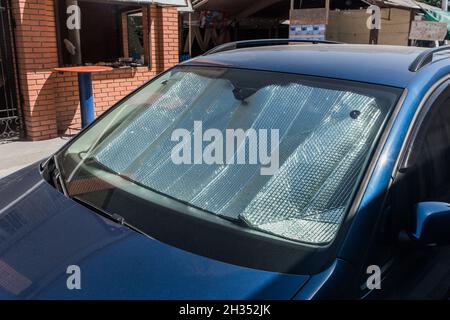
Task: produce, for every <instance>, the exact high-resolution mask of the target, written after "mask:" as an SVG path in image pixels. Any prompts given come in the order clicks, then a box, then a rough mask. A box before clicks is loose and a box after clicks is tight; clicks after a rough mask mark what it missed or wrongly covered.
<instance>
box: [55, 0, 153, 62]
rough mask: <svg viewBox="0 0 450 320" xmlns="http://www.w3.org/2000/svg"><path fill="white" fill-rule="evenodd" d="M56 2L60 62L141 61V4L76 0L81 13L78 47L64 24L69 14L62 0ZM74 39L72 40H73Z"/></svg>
mask: <svg viewBox="0 0 450 320" xmlns="http://www.w3.org/2000/svg"><path fill="white" fill-rule="evenodd" d="M56 1H57V6H56V10H57V25H58V46H59V48H58V49H59V58H60V65H62V66H72V65H77V64H79V63H77V60H78V61H81V64H82V65H92V64H97V65H107V66H112V67H124V66H141V65H143V64H144V35H143V29H144V28H143V14H142V7H141V6H136V5H129V4H117V3H105V2H98V1H90V0H89V1H86V0H82V1H78V6H79V8H80V12H81V29H80V31H79V47H80V49H81V50H80V53H81V59H76V58H75V55H76V54H75V51H76V49H74V48H77V46H78V44H77V43H76V40H74V38H73V36H71V33H70V31H69V29H68V27H67V19H68V18H69V17H70V14H68V13H67V12H66V10H67V4H66V1H65V0H56ZM74 42H75V43H74Z"/></svg>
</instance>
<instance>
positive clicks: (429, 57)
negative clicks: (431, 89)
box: [409, 45, 450, 72]
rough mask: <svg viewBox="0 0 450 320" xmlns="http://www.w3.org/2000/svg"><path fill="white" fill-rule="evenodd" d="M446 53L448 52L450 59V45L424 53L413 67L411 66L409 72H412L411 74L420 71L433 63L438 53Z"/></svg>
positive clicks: (414, 62) (415, 60) (413, 63)
mask: <svg viewBox="0 0 450 320" xmlns="http://www.w3.org/2000/svg"><path fill="white" fill-rule="evenodd" d="M444 51H448V54H449V57H450V45H448V46H442V47H437V48H431V49H428V50H426V51H424V52H422V53H421V54H419V55H418V56H417V58H416V59H414V61H413V62H412V63H411V65H410V66H409V71H411V72H417V71H419V70H420V69H421V68H423V67H424V66H426V65H427V64H430V63H431V62H433V58H434V55H435V54H436V53H442V52H444Z"/></svg>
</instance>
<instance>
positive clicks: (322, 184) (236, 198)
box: [62, 67, 401, 244]
mask: <svg viewBox="0 0 450 320" xmlns="http://www.w3.org/2000/svg"><path fill="white" fill-rule="evenodd" d="M400 93H401V90H399V89H394V88H388V87H382V86H376V85H367V84H360V83H354V82H346V81H339V80H332V79H320V78H310V77H304V76H300V75H293V74H283V73H274V72H263V71H252V70H238V69H228V68H211V67H208V68H200V67H179V68H176V69H174V70H172V71H170V72H169V73H167V74H165V75H164V76H162V77H160V78H158V79H157V80H155V81H153V82H151V83H150V84H149V85H148V86H146V87H144V88H143V89H142V90H140V91H139V92H138V93H136V94H135V95H133V96H131V97H129V98H128V99H126V100H125V101H123V102H122V103H121V104H120V105H118V106H117V107H116V108H115V109H114V110H113V111H112V112H110V113H109V114H108V115H107V116H106V117H104V118H102V119H101V120H100V121H98V122H97V123H96V124H95V125H94V126H93V127H92V128H91V129H89V130H88V131H87V132H85V133H84V134H83V135H82V136H81V137H80V138H79V139H78V140H77V141H75V142H74V143H73V144H72V145H71V146H70V147H69V148H68V149H67V150H65V151H64V152H63V155H62V171H63V175H64V177H65V179H66V182H67V185H68V190H69V191H70V193H71V196H77V197H85V198H88V199H89V201H97V200H96V199H95V197H92V196H89V195H88V194H89V193H92V192H94V191H95V190H96V188H94V184H95V186H96V187H98V186H99V187H100V188H101V186H102V183H103V184H105V183H104V181H106V182H107V184H108V185H113V186H114V187H115V188H125V187H126V188H127V190H129V192H132V193H133V192H134V193H136V194H137V193H138V192H137V191H133V185H135V186H139V187H140V188H142V187H143V188H146V189H147V190H150V191H153V192H157V193H158V194H163V195H166V196H168V197H169V198H171V199H174V200H176V201H180V202H182V203H185V204H188V205H190V206H192V207H195V208H199V209H201V210H204V211H206V212H208V213H210V214H213V215H216V216H219V217H223V218H224V219H228V220H231V221H236V222H237V223H240V224H244V225H246V226H247V227H248V228H252V229H257V230H260V231H263V232H266V233H270V234H272V235H276V236H278V237H282V238H286V239H290V240H295V241H300V242H306V243H313V244H326V243H329V242H330V241H332V240H333V238H334V237H335V235H336V233H337V231H338V229H339V226H340V224H341V222H342V221H343V218H344V216H345V213H346V211H347V208H348V206H349V204H350V201H351V199H352V195H353V193H354V191H355V189H356V187H357V185H358V182H359V180H360V178H361V176H362V174H363V172H364V168H365V164H366V162H367V161H368V159H369V156H370V154H371V150H372V149H373V146H374V144H375V142H376V138H377V136H378V135H379V133H380V131H381V130H382V128H383V124H384V123H385V121H386V119H387V117H388V115H389V113H390V111H391V110H392V109H393V107H394V105H395V103H396V101H397V100H398V98H399V95H400ZM230 146H231V147H230ZM90 166H96V167H97V168H98V167H100V168H101V169H102V170H103V173H101V174H99V173H98V171H96V173H93V172H94V171H93V170H91V169H90ZM109 175H114V176H115V179H112V180H111V179H110V180H108V176H109ZM92 177H94V178H96V179H97V180H98V179H100V180H102V181H103V182H101V183H99V182H95V183H93V182H90V183H89V186H90V187H89V188H82V187H81V189H80V185H82V184H83V181H90V180H89V179H91V180H92ZM117 177H119V178H121V179H123V181H121V182H120V183H118V182H117ZM80 181H81V182H80ZM80 190H81V191H80ZM93 190H94V191H93ZM141 196H142V195H141ZM144 197H145V196H144ZM148 200H149V201H151V200H152V199H151V196H148ZM97 206H98V204H97ZM100 206H102V204H100ZM123 214H125V215H126V214H127V213H126V212H125V213H123ZM142 214H145V213H142Z"/></svg>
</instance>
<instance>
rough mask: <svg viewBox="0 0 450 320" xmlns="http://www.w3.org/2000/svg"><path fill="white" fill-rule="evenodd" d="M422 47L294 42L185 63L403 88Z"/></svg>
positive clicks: (201, 58) (231, 52)
mask: <svg viewBox="0 0 450 320" xmlns="http://www.w3.org/2000/svg"><path fill="white" fill-rule="evenodd" d="M423 50H424V49H423V48H416V47H395V46H388V47H387V46H367V45H336V44H321V45H292V46H273V47H262V48H247V49H238V50H233V51H226V52H223V53H216V54H212V55H208V56H201V57H199V58H194V59H192V60H189V61H186V62H184V63H183V64H182V65H201V64H212V65H217V66H221V65H222V66H228V67H235V68H244V69H245V68H248V69H255V70H266V71H276V72H288V73H298V74H304V75H311V76H318V77H327V78H336V79H346V80H354V81H361V82H367V83H374V84H381V85H387V86H393V87H399V88H404V87H406V86H407V84H408V82H409V81H410V80H411V79H412V78H413V77H414V76H415V75H416V74H415V73H414V72H411V71H409V70H408V66H409V65H410V64H411V63H412V62H413V61H414V59H415V58H416V57H417V55H418V54H419V53H421V52H422V51H423Z"/></svg>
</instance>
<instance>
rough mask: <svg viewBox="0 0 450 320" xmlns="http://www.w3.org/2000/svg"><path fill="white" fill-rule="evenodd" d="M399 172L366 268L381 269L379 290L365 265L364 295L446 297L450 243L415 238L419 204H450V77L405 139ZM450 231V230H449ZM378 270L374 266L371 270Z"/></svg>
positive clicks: (379, 296)
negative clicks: (412, 237) (422, 242)
mask: <svg viewBox="0 0 450 320" xmlns="http://www.w3.org/2000/svg"><path fill="white" fill-rule="evenodd" d="M398 168H399V169H398V171H397V172H396V173H395V175H394V181H393V183H392V185H391V187H390V189H389V191H388V195H387V197H386V201H385V205H384V207H383V211H382V212H381V215H382V216H381V223H380V225H379V226H377V227H376V228H377V230H376V236H375V241H374V242H373V245H372V247H371V248H369V250H368V254H367V260H366V261H365V262H364V263H365V264H364V265H365V266H366V267H367V268H369V267H371V266H372V267H373V266H375V267H376V268H379V271H380V272H379V273H380V278H381V284H380V286H379V288H372V289H370V288H368V287H367V279H369V277H370V275H371V273H370V272H369V273H368V272H367V270H369V269H366V268H363V270H362V274H361V277H360V282H359V283H360V288H358V289H359V296H360V297H363V298H377V299H378V298H383V299H384V298H388V299H389V298H395V299H447V298H448V297H449V290H450V246H447V247H429V246H419V245H418V244H416V243H414V242H413V241H411V240H410V238H409V236H408V231H409V230H412V227H413V224H414V221H413V217H414V208H415V205H416V204H417V203H419V202H423V201H439V202H446V203H450V80H449V81H447V82H446V83H444V84H443V85H441V86H440V87H439V88H438V89H436V90H435V91H434V93H433V94H432V95H431V96H430V98H429V99H428V101H427V102H426V103H425V104H424V105H423V108H422V109H421V111H420V112H419V114H418V117H417V118H416V121H415V123H414V126H413V129H412V131H411V134H410V135H409V138H408V140H407V141H406V143H405V147H404V150H403V152H402V155H401V158H400V159H399V167H398ZM449 232H450V230H449ZM372 269H373V268H372Z"/></svg>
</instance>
